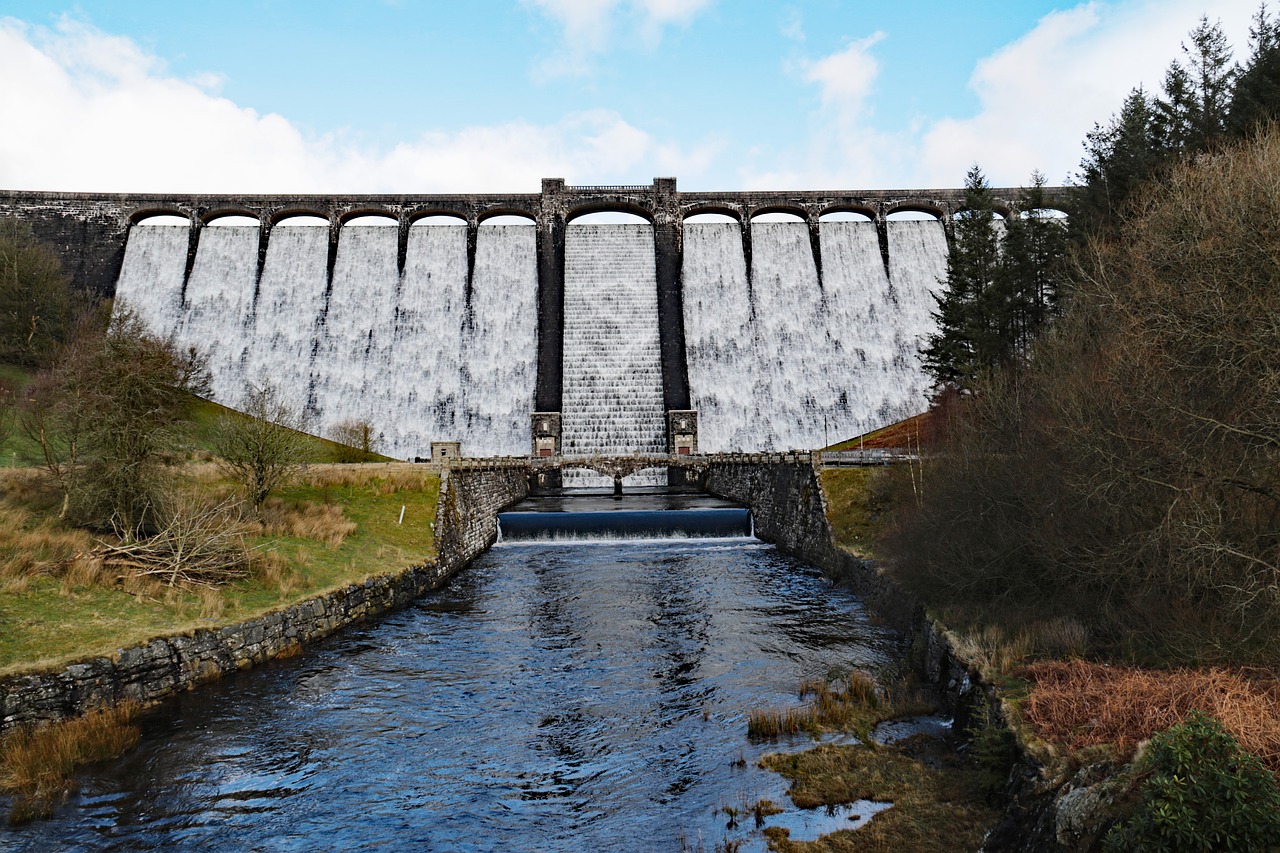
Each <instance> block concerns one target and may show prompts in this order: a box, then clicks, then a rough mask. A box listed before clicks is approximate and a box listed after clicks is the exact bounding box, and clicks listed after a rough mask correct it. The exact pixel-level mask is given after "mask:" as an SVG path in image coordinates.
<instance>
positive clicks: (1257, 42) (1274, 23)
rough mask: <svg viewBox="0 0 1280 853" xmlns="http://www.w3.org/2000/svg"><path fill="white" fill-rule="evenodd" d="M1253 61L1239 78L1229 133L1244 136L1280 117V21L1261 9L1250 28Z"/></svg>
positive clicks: (1264, 5)
mask: <svg viewBox="0 0 1280 853" xmlns="http://www.w3.org/2000/svg"><path fill="white" fill-rule="evenodd" d="M1249 43H1250V47H1251V49H1250V52H1249V61H1248V64H1246V65H1245V67H1244V69H1242V70H1241V71H1240V73H1239V74H1238V75H1237V76H1236V80H1235V88H1234V89H1233V90H1232V93H1231V110H1230V112H1229V114H1228V117H1227V132H1228V133H1230V134H1232V135H1234V136H1244V135H1246V134H1248V133H1250V132H1252V130H1253V129H1254V128H1255V127H1257V126H1258V125H1259V124H1261V123H1263V122H1267V121H1272V120H1274V119H1276V118H1277V117H1280V20H1272V19H1271V17H1270V16H1269V15H1268V14H1267V4H1266V3H1263V4H1261V5H1260V6H1259V7H1258V12H1257V14H1256V15H1254V17H1253V25H1252V26H1251V27H1250V28H1249Z"/></svg>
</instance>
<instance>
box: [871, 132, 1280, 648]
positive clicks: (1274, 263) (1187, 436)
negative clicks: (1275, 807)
mask: <svg viewBox="0 0 1280 853" xmlns="http://www.w3.org/2000/svg"><path fill="white" fill-rule="evenodd" d="M1277 175H1280V132H1277V131H1273V132H1270V133H1268V134H1264V135H1261V136H1260V137H1258V138H1257V139H1256V140H1253V141H1251V143H1250V144H1248V145H1246V146H1243V147H1241V148H1239V149H1237V150H1223V151H1220V152H1218V153H1215V154H1214V155H1213V156H1211V157H1203V158H1197V159H1195V160H1185V161H1183V162H1181V163H1179V164H1177V165H1176V166H1174V167H1173V168H1172V169H1171V170H1170V172H1169V173H1168V175H1167V177H1166V178H1165V179H1164V180H1163V181H1162V183H1160V184H1152V185H1149V186H1148V187H1147V188H1144V189H1142V190H1139V192H1138V195H1137V196H1136V197H1135V199H1133V211H1134V212H1133V214H1132V215H1131V216H1130V218H1129V220H1128V224H1127V225H1126V228H1125V230H1124V232H1122V233H1120V234H1117V235H1112V236H1110V237H1108V238H1106V239H1098V240H1095V241H1093V242H1092V243H1090V244H1089V245H1088V247H1087V248H1088V251H1086V252H1082V253H1080V255H1079V256H1078V259H1077V260H1078V265H1079V266H1078V269H1076V270H1075V272H1074V273H1073V275H1072V277H1071V281H1070V286H1071V298H1070V300H1069V301H1068V302H1067V303H1066V304H1065V306H1064V307H1063V310H1062V312H1061V314H1060V316H1059V317H1057V318H1056V319H1055V321H1054V322H1053V324H1052V328H1051V330H1050V331H1049V332H1048V333H1046V334H1043V335H1042V336H1041V337H1040V338H1039V339H1038V340H1037V341H1036V343H1035V345H1034V346H1033V349H1032V353H1031V356H1030V358H1028V359H1027V360H1026V362H1025V364H1024V365H1022V367H1021V369H1020V370H1017V371H1003V372H996V373H991V374H988V375H986V376H984V377H982V379H981V381H980V383H979V384H978V385H977V387H976V393H973V394H971V395H968V396H967V397H966V398H965V399H964V401H963V405H961V406H958V407H957V410H958V414H957V415H956V416H955V417H954V418H953V419H952V424H953V425H952V428H951V432H950V436H949V438H948V439H947V440H946V441H945V442H944V444H943V446H942V447H941V448H940V450H939V452H938V453H936V454H934V455H933V456H932V458H931V467H930V472H931V474H930V489H929V490H927V491H926V492H925V494H924V498H923V509H922V510H921V511H920V512H919V513H915V514H911V515H909V516H902V517H900V526H899V527H898V528H897V530H896V533H895V535H894V537H893V541H894V543H895V544H894V545H893V546H891V547H890V548H889V549H887V550H890V551H895V552H896V555H897V558H898V559H897V565H898V566H899V568H900V573H901V577H902V578H903V579H904V580H905V581H906V582H907V583H908V584H910V585H912V586H913V587H915V588H916V589H917V590H919V591H921V592H922V593H923V594H925V595H926V596H932V597H933V600H935V601H937V600H940V599H942V600H946V601H947V602H948V605H949V606H952V607H956V608H961V607H969V608H973V609H975V610H978V611H980V610H981V608H984V607H989V606H992V604H993V603H995V602H999V604H998V605H997V606H999V607H1000V608H1001V609H1002V610H1003V611H1004V612H1009V611H1016V612H1018V613H1019V614H1026V618H1028V619H1029V620H1030V619H1035V618H1046V617H1047V615H1048V614H1053V615H1054V616H1070V617H1074V618H1076V619H1077V620H1079V621H1081V622H1083V623H1085V624H1087V625H1089V626H1090V630H1091V633H1092V634H1093V635H1094V636H1095V637H1096V638H1097V640H1098V641H1099V644H1100V645H1101V646H1102V647H1103V648H1104V649H1106V650H1107V651H1110V652H1113V653H1115V654H1118V655H1124V654H1128V655H1144V656H1145V655H1158V656H1159V657H1160V658H1162V659H1164V660H1171V659H1172V660H1200V661H1205V660H1221V661H1228V662H1240V663H1244V662H1253V663H1260V662H1273V661H1274V660H1275V655H1276V653H1277V651H1280V535H1277V531H1278V530H1280V360H1278V359H1277V358H1276V353H1277V345H1276V340H1277V338H1276V329H1277V328H1280V287H1278V286H1277V284H1280V236H1278V234H1277V230H1276V227H1275V223H1276V222H1277V221H1280V192H1276V191H1272V190H1271V189H1268V188H1269V187H1271V186H1272V185H1274V184H1275V182H1276V176H1277ZM902 488H903V490H904V492H905V489H906V486H905V485H904V486H902ZM970 612H971V614H972V612H973V611H970Z"/></svg>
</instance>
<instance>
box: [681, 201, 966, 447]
mask: <svg viewBox="0 0 1280 853" xmlns="http://www.w3.org/2000/svg"><path fill="white" fill-rule="evenodd" d="M930 224H932V225H935V226H936V230H937V234H938V235H940V236H942V227H941V223H937V222H934V223H929V222H919V223H917V222H907V223H900V222H890V223H889V225H890V235H891V240H892V239H894V235H895V234H896V235H897V242H898V243H899V244H902V245H903V251H904V256H903V258H901V259H899V262H898V263H897V265H896V266H894V267H891V271H890V275H888V276H886V275H885V271H884V264H883V262H882V260H881V255H880V244H879V239H878V237H877V235H876V230H875V226H874V224H872V223H870V222H824V223H822V226H821V231H820V239H821V248H822V269H823V280H822V286H821V287H819V285H818V276H817V271H816V268H815V265H814V262H813V252H812V248H811V245H810V241H809V231H808V226H807V225H805V224H803V223H755V224H753V225H752V226H751V238H752V239H751V243H752V276H751V285H750V287H748V284H747V276H746V267H745V263H744V262H743V260H742V258H743V255H742V243H741V230H740V228H739V227H738V226H737V225H732V224H725V225H721V224H702V223H691V224H688V225H686V226H685V231H684V316H685V344H686V351H687V353H688V365H689V386H690V392H691V394H692V397H693V405H694V408H696V409H697V410H698V412H699V416H698V421H699V437H698V443H699V447H700V449H702V450H704V451H706V452H722V451H753V450H788V449H791V448H814V447H822V446H824V445H826V444H828V443H830V442H831V441H834V440H836V439H838V438H843V437H847V436H849V435H854V434H858V433H862V432H866V431H869V430H871V429H874V428H875V427H877V426H880V425H883V424H885V423H888V422H890V421H893V420H895V419H897V418H899V417H901V416H904V415H907V414H911V413H913V412H916V411H919V409H920V408H921V406H922V405H923V401H924V392H925V390H926V388H927V387H928V382H927V379H926V377H925V376H924V374H923V373H922V371H921V370H920V368H919V364H918V361H917V359H916V349H917V348H918V346H919V342H920V340H921V338H922V336H923V335H924V334H926V333H927V332H928V330H929V329H931V328H932V319H931V317H930V314H929V312H930V310H931V309H932V308H933V300H932V298H931V293H932V292H933V289H934V288H936V287H937V278H938V276H939V275H940V274H941V272H940V270H945V259H946V241H945V237H944V239H943V240H942V241H941V243H936V242H932V241H930V239H928V238H929V237H931V236H932V234H933V232H931V231H928V230H927V228H925V227H924V226H928V225H930ZM900 225H906V226H908V228H907V229H906V230H905V232H900V231H899V229H898V228H897V226H900ZM891 257H892V252H891ZM939 264H942V265H943V266H941V267H940V266H939Z"/></svg>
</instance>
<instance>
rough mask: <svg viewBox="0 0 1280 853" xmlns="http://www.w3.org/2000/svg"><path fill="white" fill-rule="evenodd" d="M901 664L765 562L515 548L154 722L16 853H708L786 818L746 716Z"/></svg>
mask: <svg viewBox="0 0 1280 853" xmlns="http://www.w3.org/2000/svg"><path fill="white" fill-rule="evenodd" d="M894 642H895V641H894V638H893V637H892V636H891V635H890V634H889V633H888V632H887V631H885V630H884V629H882V628H879V627H876V626H874V625H872V624H871V623H870V622H869V620H868V619H867V618H866V617H865V615H864V613H863V611H862V608H861V606H860V604H859V602H858V600H857V599H856V598H854V597H853V596H851V595H849V594H847V593H846V592H844V591H842V590H839V589H835V588H833V587H832V586H831V585H830V583H828V582H827V581H826V580H825V579H823V578H822V576H821V575H820V574H819V573H818V572H817V571H816V570H815V569H813V567H811V566H808V565H806V564H804V563H801V562H799V561H796V560H794V559H792V558H790V557H788V556H786V555H784V554H781V553H779V552H778V551H776V550H774V549H773V548H772V547H770V546H767V545H764V544H762V543H760V542H758V541H755V540H751V539H742V538H733V539H724V540H701V541H695V540H674V541H667V542H645V543H633V542H625V541H623V542H604V543H596V544H587V543H583V544H579V545H577V546H573V547H566V546H564V545H560V544H503V545H499V546H497V547H495V548H493V549H492V550H491V551H489V552H488V553H486V554H484V555H482V556H481V557H480V558H479V559H477V560H476V561H475V562H474V563H473V564H472V565H471V566H470V567H469V568H468V569H467V570H466V571H464V572H462V573H461V574H460V575H458V576H457V577H456V578H455V579H454V580H453V581H452V582H451V583H450V585H449V586H448V587H447V588H445V589H443V590H440V591H439V592H437V593H434V594H431V595H429V596H427V597H425V598H424V599H422V600H421V601H420V602H418V603H417V604H416V605H414V606H412V607H410V608H408V609H406V610H404V611H401V612H399V613H397V614H394V615H392V616H390V617H389V618H386V619H384V620H382V621H381V622H379V623H378V624H377V625H374V626H370V627H367V628H364V629H359V630H352V631H348V632H345V633H343V634H342V635H340V636H337V637H334V638H331V639H330V640H328V641H326V642H324V643H321V644H319V645H318V646H317V647H315V648H314V649H313V650H312V651H311V652H309V653H308V654H307V655H305V656H303V657H302V658H299V659H296V660H293V661H287V662H279V663H274V664H271V665H268V666H264V667H262V668H260V669H258V670H254V671H251V672H248V673H244V674H242V675H240V676H238V677H235V678H231V679H228V680H226V681H224V682H222V683H219V684H215V685H211V686H209V687H207V688H202V689H201V690H200V691H197V692H195V693H192V694H188V695H185V696H182V697H180V698H179V699H177V700H175V701H173V702H172V703H170V704H168V705H166V706H164V707H163V708H162V709H160V710H159V711H157V712H155V713H153V714H150V715H149V716H148V717H147V718H146V722H145V728H146V732H145V736H144V741H143V744H142V745H141V746H140V747H139V748H138V749H137V750H135V751H134V752H132V753H130V754H129V755H128V756H126V757H125V758H123V759H121V760H119V761H116V762H112V763H109V764H106V765H104V766H101V767H99V768H96V769H95V770H94V771H93V772H91V773H90V774H89V775H87V776H86V777H85V778H84V780H83V785H82V790H81V792H80V793H79V794H78V795H75V796H74V797H72V799H71V800H70V801H69V802H68V803H67V804H66V806H65V807H63V808H62V809H60V810H59V811H58V812H57V813H56V814H55V816H54V818H53V819H52V820H50V821H48V822H45V823H39V824H33V825H30V826H28V827H25V828H21V829H16V830H9V831H8V832H7V833H6V834H4V835H3V836H0V844H2V845H4V846H7V847H10V848H13V849H30V850H47V849H63V848H68V849H77V848H80V849H137V848H140V847H190V848H198V847H206V848H210V849H262V850H303V849H313V848H314V847H315V846H317V845H318V846H320V847H324V848H330V849H373V848H376V847H380V846H385V845H388V844H395V845H397V846H399V847H404V846H406V845H409V846H418V847H421V848H424V849H449V850H492V849H509V850H514V849H540V850H583V849H598V850H609V849H633V848H635V847H636V845H637V844H641V845H642V846H643V847H644V848H645V849H662V850H670V849H676V850H678V849H679V848H680V843H681V839H692V838H700V839H704V840H706V842H707V846H708V847H713V846H714V843H715V842H716V841H718V840H721V839H723V838H725V837H728V836H733V835H734V832H733V831H730V830H726V828H725V820H724V816H723V813H721V812H720V811H719V809H720V808H721V807H722V806H723V805H724V804H727V803H733V802H737V801H739V800H741V799H742V798H744V797H750V796H752V795H754V794H755V793H757V792H767V793H769V794H771V795H773V796H775V797H777V796H780V794H779V792H778V785H779V780H778V777H775V776H773V775H772V774H768V773H765V772H764V771H761V770H759V769H757V768H756V766H755V765H756V762H757V761H758V759H759V757H760V755H761V754H763V752H765V751H768V750H770V749H777V748H778V745H758V744H752V743H750V742H749V741H748V740H747V737H746V714H747V711H748V710H749V709H750V708H752V707H760V706H777V705H786V704H792V703H796V702H797V701H798V699H797V696H796V693H795V689H796V685H797V684H798V683H799V681H800V680H801V679H802V678H804V677H810V676H818V675H821V674H822V673H824V672H826V670H827V669H828V668H830V667H833V666H849V665H853V666H858V667H865V668H869V669H873V670H874V669H878V668H880V667H883V666H887V665H889V664H891V663H892V660H893V658H894V657H895V654H896V648H895V645H894ZM800 743H803V741H797V742H796V745H797V746H798V745H799V744H800ZM779 801H780V802H781V801H782V800H779ZM750 843H751V844H754V845H756V849H761V848H760V847H759V845H760V844H761V842H760V840H759V838H758V836H753V840H751V841H750ZM743 849H749V848H743Z"/></svg>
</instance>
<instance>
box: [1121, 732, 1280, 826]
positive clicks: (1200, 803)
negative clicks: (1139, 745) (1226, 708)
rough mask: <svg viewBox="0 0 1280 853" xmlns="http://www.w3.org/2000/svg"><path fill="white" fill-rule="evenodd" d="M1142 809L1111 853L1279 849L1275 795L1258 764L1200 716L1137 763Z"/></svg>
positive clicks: (1279, 809) (1163, 736)
mask: <svg viewBox="0 0 1280 853" xmlns="http://www.w3.org/2000/svg"><path fill="white" fill-rule="evenodd" d="M1138 764H1139V770H1140V771H1141V772H1142V773H1143V774H1144V779H1143V781H1142V785H1141V797H1142V799H1141V802H1140V803H1139V804H1138V807H1137V809H1136V810H1135V812H1134V813H1133V815H1131V816H1130V817H1129V818H1128V819H1127V820H1126V821H1124V822H1123V823H1121V824H1119V825H1117V826H1116V827H1114V828H1113V829H1112V830H1111V832H1110V833H1108V835H1107V837H1106V840H1105V844H1106V848H1107V849H1109V850H1135V849H1140V850H1265V849H1273V848H1274V847H1275V846H1276V845H1280V790H1278V789H1277V787H1276V779H1275V777H1274V776H1273V775H1272V774H1271V773H1270V771H1268V770H1267V769H1266V768H1265V767H1263V766H1262V764H1261V762H1260V761H1258V759H1257V758H1256V757H1254V756H1252V755H1250V754H1248V753H1247V752H1244V751H1243V750H1242V749H1240V746H1239V744H1237V743H1236V740H1235V738H1233V737H1232V736H1231V734H1230V733H1229V732H1228V731H1227V730H1226V729H1225V728H1223V726H1222V724H1221V723H1220V722H1218V721H1217V720H1215V719H1213V718H1212V717H1210V716H1208V715H1206V714H1204V713H1203V712H1200V711H1193V712H1191V714H1190V715H1188V717H1187V720H1186V722H1184V723H1181V724H1179V725H1176V726H1174V727H1173V728H1171V729H1168V730H1167V731H1164V732H1161V733H1160V734H1157V735H1156V736H1155V737H1153V738H1152V739H1151V743H1150V745H1149V746H1148V747H1147V750H1146V751H1145V752H1144V753H1143V754H1142V756H1141V757H1140V758H1139V763H1138Z"/></svg>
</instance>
